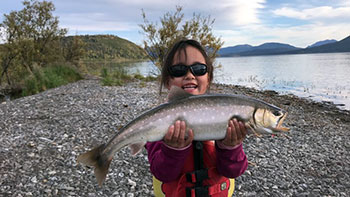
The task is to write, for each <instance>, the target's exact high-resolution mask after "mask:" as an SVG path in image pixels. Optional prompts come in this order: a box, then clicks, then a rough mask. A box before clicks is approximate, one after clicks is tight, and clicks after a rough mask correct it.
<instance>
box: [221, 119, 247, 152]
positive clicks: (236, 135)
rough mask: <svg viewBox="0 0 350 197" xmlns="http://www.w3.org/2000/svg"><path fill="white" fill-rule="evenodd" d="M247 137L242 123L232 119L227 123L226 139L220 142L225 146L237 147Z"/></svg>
mask: <svg viewBox="0 0 350 197" xmlns="http://www.w3.org/2000/svg"><path fill="white" fill-rule="evenodd" d="M246 135H247V128H246V127H245V125H244V123H243V122H241V121H237V119H235V118H234V119H232V120H230V121H229V124H228V127H227V130H226V137H225V138H224V139H223V140H222V141H221V142H222V143H223V144H224V145H226V146H231V147H234V146H237V145H239V144H241V143H242V142H243V140H244V139H245V137H246Z"/></svg>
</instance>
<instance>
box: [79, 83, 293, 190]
mask: <svg viewBox="0 0 350 197" xmlns="http://www.w3.org/2000/svg"><path fill="white" fill-rule="evenodd" d="M168 100H169V101H168V102H167V103H165V104H162V105H159V106H157V107H155V108H153V109H151V110H149V111H146V112H145V113H143V114H141V115H140V116H138V117H137V118H135V119H134V120H132V121H130V122H129V123H128V124H126V125H125V126H124V127H123V128H122V129H121V130H120V131H119V132H118V133H117V134H116V135H115V136H114V137H113V138H112V139H111V140H110V141H109V142H108V143H107V144H102V145H100V146H99V147H97V148H94V149H92V150H90V151H88V152H86V153H84V154H82V155H80V156H79V157H78V159H77V160H78V162H79V163H82V164H85V165H88V166H93V167H94V168H95V170H94V172H95V176H96V178H97V182H98V184H99V185H102V183H103V181H104V180H105V178H106V175H107V172H108V168H109V165H110V163H111V161H112V159H113V156H114V155H115V153H116V152H117V151H119V150H121V149H122V148H123V147H125V146H127V145H129V147H130V149H131V152H132V154H137V153H138V152H139V151H140V150H141V149H142V147H143V146H144V145H145V143H146V142H151V141H159V140H162V139H163V137H164V135H165V134H166V132H167V131H168V128H169V126H170V125H172V124H174V123H175V121H176V120H184V121H185V122H186V126H187V128H191V129H192V130H193V134H194V140H197V141H206V140H220V139H224V138H225V135H226V129H227V126H228V122H229V120H230V119H232V118H236V119H238V120H240V121H243V122H244V123H245V125H246V127H247V128H248V129H249V130H252V131H253V132H255V133H258V134H264V133H271V134H272V133H279V132H282V131H287V130H289V129H287V128H284V127H282V122H283V120H284V119H285V117H286V115H287V113H286V112H285V111H284V110H282V109H280V108H278V107H276V106H273V105H270V104H268V103H265V102H263V101H260V100H257V99H254V98H251V97H247V96H240V95H225V94H207V95H191V94H188V93H187V92H185V91H184V90H182V89H181V88H178V87H172V88H171V90H170V93H169V97H168Z"/></svg>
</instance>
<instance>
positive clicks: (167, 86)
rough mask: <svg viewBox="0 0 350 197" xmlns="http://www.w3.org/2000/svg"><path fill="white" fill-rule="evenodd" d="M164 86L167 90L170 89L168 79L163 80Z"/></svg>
mask: <svg viewBox="0 0 350 197" xmlns="http://www.w3.org/2000/svg"><path fill="white" fill-rule="evenodd" d="M165 87H166V88H167V89H168V90H170V86H169V80H167V81H166V82H165Z"/></svg>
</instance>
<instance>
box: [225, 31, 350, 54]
mask: <svg viewBox="0 0 350 197" xmlns="http://www.w3.org/2000/svg"><path fill="white" fill-rule="evenodd" d="M242 46H246V47H242ZM247 46H249V47H247ZM310 46H312V47H310ZM238 49H239V50H238ZM335 52H350V36H348V37H346V38H344V39H342V40H340V41H336V40H323V41H318V42H315V43H314V44H312V45H309V46H308V47H306V48H298V47H295V46H292V45H290V44H285V43H278V42H267V43H263V44H261V45H258V46H251V45H248V44H242V45H236V46H230V47H225V48H222V49H220V50H219V52H218V54H219V56H221V57H235V56H255V55H257V56H259V55H281V54H304V53H335Z"/></svg>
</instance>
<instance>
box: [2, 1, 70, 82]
mask: <svg viewBox="0 0 350 197" xmlns="http://www.w3.org/2000/svg"><path fill="white" fill-rule="evenodd" d="M23 5H24V8H23V9H22V10H20V11H12V12H11V13H10V14H4V21H3V22H2V23H0V28H1V29H2V33H3V35H4V41H5V44H4V45H5V47H4V51H5V52H4V53H2V57H1V59H2V61H1V62H2V63H1V65H2V73H1V76H0V83H1V81H2V77H3V76H4V75H8V70H9V69H10V68H11V67H13V66H19V65H21V66H24V67H25V69H26V70H27V71H28V72H29V73H32V72H33V70H34V65H38V66H39V67H42V66H44V65H46V64H47V63H48V62H52V61H55V60H57V59H58V58H59V55H60V42H59V41H60V38H62V37H63V36H64V35H65V34H66V33H67V30H66V29H61V28H59V26H58V23H59V21H58V18H57V17H54V16H53V15H52V12H53V11H54V10H55V7H54V5H53V3H52V2H48V1H42V2H40V1H38V0H25V1H23ZM14 61H16V64H14ZM8 81H9V79H8Z"/></svg>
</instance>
